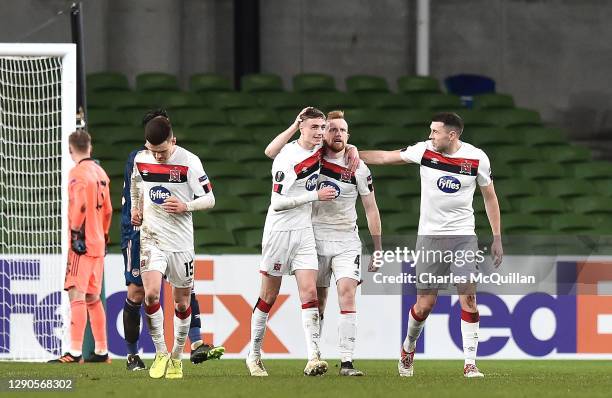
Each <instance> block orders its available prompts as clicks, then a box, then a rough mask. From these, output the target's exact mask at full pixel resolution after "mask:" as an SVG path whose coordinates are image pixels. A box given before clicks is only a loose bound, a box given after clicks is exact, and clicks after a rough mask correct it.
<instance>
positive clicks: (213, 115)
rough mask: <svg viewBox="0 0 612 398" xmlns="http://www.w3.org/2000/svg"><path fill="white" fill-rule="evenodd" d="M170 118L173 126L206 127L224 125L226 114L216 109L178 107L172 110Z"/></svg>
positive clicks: (225, 123)
mask: <svg viewBox="0 0 612 398" xmlns="http://www.w3.org/2000/svg"><path fill="white" fill-rule="evenodd" d="M170 120H171V121H172V125H173V126H185V127H208V126H226V125H227V124H228V123H229V122H228V119H227V114H226V113H225V112H224V111H221V110H218V109H205V108H203V109H180V110H176V111H174V112H172V114H171V115H170Z"/></svg>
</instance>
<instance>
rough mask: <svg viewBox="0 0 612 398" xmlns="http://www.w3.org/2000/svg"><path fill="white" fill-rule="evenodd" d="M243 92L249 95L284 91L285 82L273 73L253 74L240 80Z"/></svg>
mask: <svg viewBox="0 0 612 398" xmlns="http://www.w3.org/2000/svg"><path fill="white" fill-rule="evenodd" d="M240 87H241V88H242V91H244V92H247V93H256V92H265V91H281V92H282V91H283V90H284V89H283V81H282V80H281V78H280V76H278V75H275V74H271V73H253V74H249V75H244V76H242V78H241V79H240Z"/></svg>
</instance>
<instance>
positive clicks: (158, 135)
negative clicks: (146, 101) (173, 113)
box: [145, 116, 172, 145]
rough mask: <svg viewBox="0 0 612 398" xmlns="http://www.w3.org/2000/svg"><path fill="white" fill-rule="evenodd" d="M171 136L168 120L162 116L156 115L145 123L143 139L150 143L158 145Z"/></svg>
mask: <svg viewBox="0 0 612 398" xmlns="http://www.w3.org/2000/svg"><path fill="white" fill-rule="evenodd" d="M170 138H172V126H171V125H170V120H168V119H167V118H166V117H164V116H156V117H154V118H153V119H151V120H149V121H148V122H147V124H146V125H145V140H147V141H148V142H149V143H150V144H151V145H159V144H161V143H163V142H165V141H168V140H169V139H170Z"/></svg>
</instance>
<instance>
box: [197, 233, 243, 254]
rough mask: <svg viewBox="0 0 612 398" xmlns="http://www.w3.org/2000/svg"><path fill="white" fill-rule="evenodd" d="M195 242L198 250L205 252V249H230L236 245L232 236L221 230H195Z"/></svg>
mask: <svg viewBox="0 0 612 398" xmlns="http://www.w3.org/2000/svg"><path fill="white" fill-rule="evenodd" d="M195 241H196V242H197V246H198V248H202V249H204V251H206V250H207V248H209V249H212V248H218V247H223V248H225V247H231V246H234V245H235V244H236V240H235V239H234V236H233V235H232V234H231V233H230V232H228V231H224V230H222V229H197V230H196V231H195Z"/></svg>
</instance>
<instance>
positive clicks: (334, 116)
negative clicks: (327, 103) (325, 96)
mask: <svg viewBox="0 0 612 398" xmlns="http://www.w3.org/2000/svg"><path fill="white" fill-rule="evenodd" d="M334 119H344V112H343V111H339V110H337V111H331V112H329V113H328V114H327V120H334Z"/></svg>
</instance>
